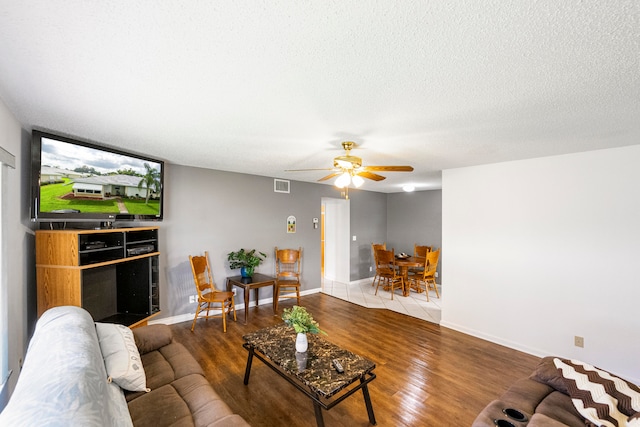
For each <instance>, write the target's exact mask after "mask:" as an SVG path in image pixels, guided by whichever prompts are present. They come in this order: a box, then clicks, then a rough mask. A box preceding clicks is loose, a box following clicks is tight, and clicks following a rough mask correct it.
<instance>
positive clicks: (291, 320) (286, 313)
mask: <svg viewBox="0 0 640 427" xmlns="http://www.w3.org/2000/svg"><path fill="white" fill-rule="evenodd" d="M282 320H284V323H286V324H287V325H289V326H293V329H294V330H295V331H296V333H297V336H296V351H298V352H299V353H304V352H305V351H307V347H308V345H309V342H308V340H307V333H312V334H317V333H321V334H325V335H326V334H327V333H326V332H325V331H323V330H322V329H320V325H318V322H316V321H315V320H313V316H311V314H309V312H308V311H307V309H306V308H304V307H300V306H298V305H294V306H293V308H285V309H284V310H283V313H282Z"/></svg>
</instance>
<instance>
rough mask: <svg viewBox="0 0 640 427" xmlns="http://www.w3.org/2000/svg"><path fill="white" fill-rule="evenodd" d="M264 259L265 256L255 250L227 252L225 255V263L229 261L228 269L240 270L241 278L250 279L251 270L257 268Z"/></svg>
mask: <svg viewBox="0 0 640 427" xmlns="http://www.w3.org/2000/svg"><path fill="white" fill-rule="evenodd" d="M266 257H267V254H265V253H264V252H258V251H256V250H255V249H252V250H250V251H245V250H244V249H240V250H239V251H236V252H229V253H228V254H227V261H229V268H231V269H232V270H235V269H236V268H239V269H240V274H241V275H242V277H252V276H253V270H254V269H255V268H256V267H257V266H259V265H260V264H261V263H262V261H264V260H265V258H266Z"/></svg>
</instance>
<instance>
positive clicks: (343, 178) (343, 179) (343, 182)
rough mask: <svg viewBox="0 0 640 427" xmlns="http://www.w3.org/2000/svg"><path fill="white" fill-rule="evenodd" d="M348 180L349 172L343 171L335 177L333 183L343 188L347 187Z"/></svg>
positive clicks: (349, 180)
mask: <svg viewBox="0 0 640 427" xmlns="http://www.w3.org/2000/svg"><path fill="white" fill-rule="evenodd" d="M350 182H351V176H349V172H345V173H343V174H342V175H340V176H339V177H338V178H337V179H336V182H335V185H336V187H338V188H344V187H347V186H348V185H349V183H350Z"/></svg>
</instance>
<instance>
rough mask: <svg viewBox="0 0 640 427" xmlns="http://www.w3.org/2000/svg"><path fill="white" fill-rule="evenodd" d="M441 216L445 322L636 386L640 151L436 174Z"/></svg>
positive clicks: (635, 148) (639, 375)
mask: <svg viewBox="0 0 640 427" xmlns="http://www.w3.org/2000/svg"><path fill="white" fill-rule="evenodd" d="M442 217H443V224H442V228H443V243H442V245H443V247H444V248H446V254H447V274H446V276H444V277H443V308H442V323H441V324H442V325H443V326H446V327H450V328H453V329H457V330H460V331H462V332H466V333H469V334H472V335H476V336H479V337H482V338H485V339H488V340H490V341H494V342H497V343H501V344H504V345H506V346H509V347H512V348H516V349H521V350H523V351H525V352H528V353H532V354H535V355H539V356H543V355H559V356H563V357H571V358H575V359H579V360H583V361H586V362H588V363H591V364H594V365H596V366H599V367H601V368H603V369H608V370H611V371H613V372H614V373H617V374H618V375H621V376H623V377H626V378H627V379H630V380H632V381H634V382H637V383H640V363H638V361H640V307H639V302H640V271H639V270H640V268H639V266H640V145H636V146H631V147H624V148H619V149H609V150H600V151H592V152H586V153H579V154H572V155H563V156H556V157H548V158H540V159H533V160H526V161H518V162H508V163H500V164H493V165H488V166H478V167H469V168H462V169H454V170H447V171H444V173H443V214H442ZM574 335H579V336H582V337H584V340H585V346H584V348H578V347H575V346H574Z"/></svg>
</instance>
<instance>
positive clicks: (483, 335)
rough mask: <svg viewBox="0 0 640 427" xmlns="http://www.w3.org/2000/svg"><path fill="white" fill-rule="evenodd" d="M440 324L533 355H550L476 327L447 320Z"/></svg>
mask: <svg viewBox="0 0 640 427" xmlns="http://www.w3.org/2000/svg"><path fill="white" fill-rule="evenodd" d="M440 326H441V327H444V328H449V329H453V330H454V331H458V332H461V333H463V334H466V335H471V336H473V337H476V338H480V339H482V340H485V341H489V342H492V343H494V344H498V345H501V346H504V347H508V348H511V349H513V350H518V351H522V352H523V353H527V354H531V355H532V356H537V357H544V356H548V352H546V351H544V350H540V349H538V348H533V347H528V346H525V345H522V344H520V343H518V342H515V341H510V340H505V339H502V338H499V337H497V336H495V335H490V334H486V333H484V332H480V331H478V330H475V329H471V328H467V327H464V326H460V325H458V324H455V323H451V322H447V321H446V320H441V321H440Z"/></svg>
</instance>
